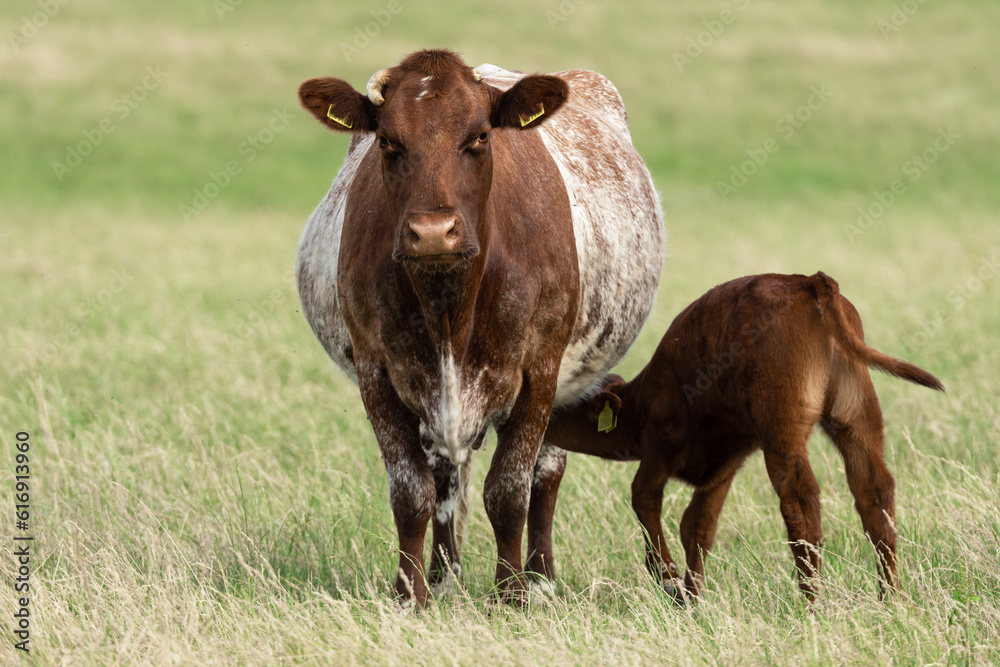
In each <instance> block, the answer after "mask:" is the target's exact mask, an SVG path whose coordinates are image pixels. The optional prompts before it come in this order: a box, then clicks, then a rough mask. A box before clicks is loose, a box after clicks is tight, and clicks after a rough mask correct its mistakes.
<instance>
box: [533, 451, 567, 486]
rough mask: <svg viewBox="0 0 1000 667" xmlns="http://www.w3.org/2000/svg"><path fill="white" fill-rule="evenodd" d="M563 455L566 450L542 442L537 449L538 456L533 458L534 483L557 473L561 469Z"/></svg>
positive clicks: (564, 455)
mask: <svg viewBox="0 0 1000 667" xmlns="http://www.w3.org/2000/svg"><path fill="white" fill-rule="evenodd" d="M565 457H566V452H564V451H563V450H561V449H559V448H558V447H556V446H555V445H550V444H549V443H547V442H545V443H542V448H541V449H540V450H538V458H536V459H535V477H534V483H535V484H538V483H539V482H540V481H542V480H543V479H547V478H549V477H555V476H557V475H559V473H561V472H562V471H563V466H564V464H565V461H566V458H565Z"/></svg>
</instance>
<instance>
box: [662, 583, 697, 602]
mask: <svg viewBox="0 0 1000 667" xmlns="http://www.w3.org/2000/svg"><path fill="white" fill-rule="evenodd" d="M661 583H662V586H663V590H664V592H665V593H666V594H667V595H669V596H670V597H672V598H673V599H674V602H675V603H676V604H677V605H678V606H682V607H683V606H684V605H686V604H687V603H688V602H689V601H690V600H691V597H692V596H691V592H690V591H688V588H687V586H686V585H685V584H684V580H683V579H681V578H679V577H674V578H673V579H664V580H663V581H662V582H661Z"/></svg>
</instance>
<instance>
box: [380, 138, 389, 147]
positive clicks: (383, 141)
mask: <svg viewBox="0 0 1000 667" xmlns="http://www.w3.org/2000/svg"><path fill="white" fill-rule="evenodd" d="M378 147H379V148H388V147H389V140H388V139H386V138H385V137H379V138H378Z"/></svg>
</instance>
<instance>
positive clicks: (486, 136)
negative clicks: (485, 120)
mask: <svg viewBox="0 0 1000 667" xmlns="http://www.w3.org/2000/svg"><path fill="white" fill-rule="evenodd" d="M489 138H490V133H489V132H486V131H483V132H481V133H480V134H479V143H481V144H485V143H486V142H487V141H489Z"/></svg>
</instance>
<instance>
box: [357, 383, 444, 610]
mask: <svg viewBox="0 0 1000 667" xmlns="http://www.w3.org/2000/svg"><path fill="white" fill-rule="evenodd" d="M358 370H359V372H358V379H359V383H358V384H359V386H360V388H361V398H362V400H363V401H364V404H365V408H366V409H367V411H368V419H369V420H370V421H371V424H372V429H373V430H374V431H375V437H376V439H377V440H378V444H379V448H380V449H381V450H382V458H383V460H384V461H385V471H386V476H387V478H388V481H389V504H390V506H391V507H392V516H393V518H394V519H395V521H396V533H397V535H398V537H399V568H398V570H397V576H396V583H395V585H394V587H393V590H394V593H395V595H396V597H397V599H399V600H400V602H401V603H402V604H403V605H404V606H407V605H410V604H416V605H417V606H418V607H419V606H423V605H425V604H426V603H427V582H426V581H425V579H424V535H425V534H426V533H427V522H428V521H429V520H430V518H431V514H432V512H433V511H434V499H435V488H434V474H433V472H432V471H431V468H430V465H429V464H428V462H427V455H426V454H425V452H424V451H423V448H422V447H421V446H420V435H419V420H418V419H417V417H416V416H415V415H414V414H413V413H411V412H410V411H409V410H407V409H406V406H404V405H403V403H402V401H400V400H399V396H398V395H397V394H396V391H395V389H394V388H393V387H392V383H391V382H390V381H389V378H388V376H387V375H386V373H385V369H383V368H381V367H378V368H375V369H372V370H370V371H369V372H362V367H361V365H360V364H359V368H358Z"/></svg>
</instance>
